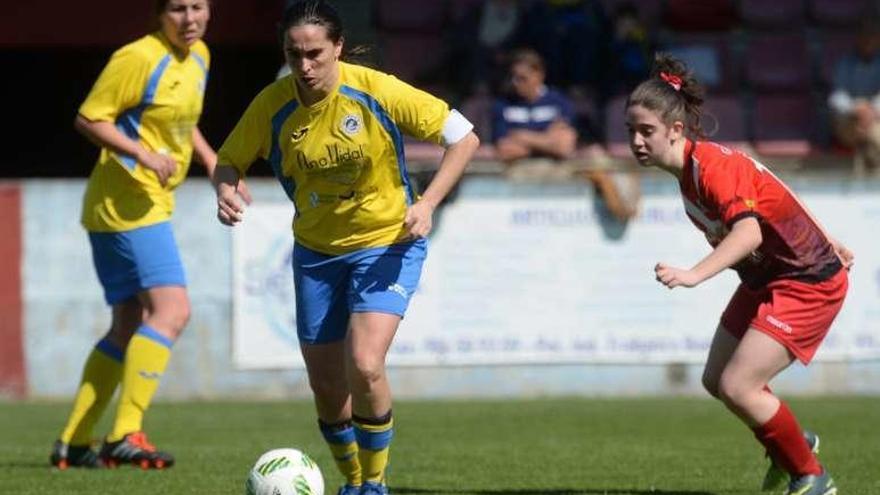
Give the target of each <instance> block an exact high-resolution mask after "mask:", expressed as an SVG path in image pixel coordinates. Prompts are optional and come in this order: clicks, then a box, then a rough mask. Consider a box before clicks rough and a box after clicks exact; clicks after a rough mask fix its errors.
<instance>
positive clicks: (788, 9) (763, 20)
mask: <svg viewBox="0 0 880 495" xmlns="http://www.w3.org/2000/svg"><path fill="white" fill-rule="evenodd" d="M739 17H740V19H741V20H742V23H743V25H744V26H745V27H747V28H752V29H767V28H771V29H772V28H785V29H792V28H797V27H801V26H803V25H804V23H805V21H806V8H805V6H804V2H803V0H772V1H769V2H768V1H767V0H740V2H739Z"/></svg>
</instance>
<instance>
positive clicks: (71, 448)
mask: <svg viewBox="0 0 880 495" xmlns="http://www.w3.org/2000/svg"><path fill="white" fill-rule="evenodd" d="M49 462H50V463H51V464H52V465H53V466H55V467H57V468H58V469H62V470H63V469H67V468H71V467H80V468H99V467H103V463H101V459H99V458H98V455H97V454H96V453H95V451H94V450H92V447H91V446H89V445H83V446H76V445H68V444H66V443H64V442H62V441H61V440H56V441H55V445H53V446H52V454H51V455H50V456H49Z"/></svg>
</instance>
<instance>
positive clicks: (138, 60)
mask: <svg viewBox="0 0 880 495" xmlns="http://www.w3.org/2000/svg"><path fill="white" fill-rule="evenodd" d="M209 64H210V55H209V53H208V48H207V46H206V45H205V44H204V43H203V42H201V41H198V42H196V43H195V44H194V45H193V46H192V47H191V49H190V53H189V56H187V57H185V58H179V57H177V56H176V55H175V53H174V51H173V50H172V48H171V45H170V44H169V42H168V40H167V39H166V38H165V36H163V35H162V34H161V33H153V34H150V35H147V36H144V37H143V38H141V39H139V40H137V41H134V42H132V43H129V44H128V45H125V46H123V47H122V48H120V49H119V50H117V51H116V52H115V53H114V54H113V56H112V57H111V59H110V62H109V63H108V64H107V66H106V67H105V68H104V70H103V71H102V72H101V75H100V76H99V77H98V80H97V81H96V82H95V84H94V86H93V87H92V90H91V92H90V93H89V95H88V97H86V100H85V101H84V102H83V104H82V105H81V106H80V108H79V113H80V115H82V116H83V117H85V118H87V119H88V120H91V121H105V122H113V123H115V124H116V127H117V128H119V130H121V131H122V132H123V133H124V134H125V135H126V136H128V137H129V138H131V139H132V140H135V141H138V142H139V143H140V144H141V146H143V147H144V148H146V149H147V150H148V151H153V152H156V153H163V154H167V155H168V156H170V157H172V158H174V161H175V162H177V171H176V172H175V173H174V175H172V176H171V177H169V178H168V183H167V185H166V186H162V185H161V184H160V183H159V179H158V178H157V177H156V174H155V173H154V172H153V171H152V170H149V169H147V168H146V167H144V166H142V165H141V164H139V163H137V162H136V161H135V159H134V158H133V157H130V156H125V155H121V154H119V153H116V152H113V151H111V150H109V149H106V148H103V149H102V150H101V156H100V157H99V158H98V162H97V163H96V164H95V168H94V169H93V170H92V174H91V177H90V178H89V184H88V188H87V189H86V194H85V198H84V200H83V213H82V224H83V226H85V228H86V230H88V231H89V232H124V231H126V230H131V229H134V228H138V227H145V226H147V225H153V224H156V223H159V222H163V221H166V220H168V219H170V218H171V213H172V212H173V210H174V193H173V191H174V189H175V188H177V186H178V185H180V183H181V182H183V179H184V178H185V177H186V174H187V171H188V170H189V163H190V159H191V158H192V151H193V144H192V134H193V129H195V127H196V123H197V122H198V120H199V116H200V115H201V113H202V101H203V96H204V90H205V83H206V82H207V77H208V67H209Z"/></svg>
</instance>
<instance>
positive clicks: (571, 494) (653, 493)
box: [393, 486, 718, 495]
mask: <svg viewBox="0 0 880 495" xmlns="http://www.w3.org/2000/svg"><path fill="white" fill-rule="evenodd" d="M393 493H399V494H402V495H403V494H416V493H425V494H428V493H430V494H437V495H442V494H456V493H461V494H470V495H718V494H717V493H713V492H704V491H693V490H656V489H655V490H622V489H615V488H611V489H608V488H546V489H543V490H533V489H528V488H523V489H516V490H505V489H503V488H502V489H498V490H468V489H467V488H462V489H440V490H437V489H433V488H432V489H427V488H407V487H398V486H395V487H394V488H393Z"/></svg>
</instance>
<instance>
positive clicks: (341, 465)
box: [318, 420, 362, 486]
mask: <svg viewBox="0 0 880 495" xmlns="http://www.w3.org/2000/svg"><path fill="white" fill-rule="evenodd" d="M318 425H319V426H320V428H321V434H322V435H324V440H326V441H327V445H328V446H329V447H330V452H331V453H332V454H333V460H334V461H336V467H337V469H339V472H340V473H342V475H343V476H345V483H346V484H349V485H354V486H358V485H360V484H361V483H362V479H361V463H360V462H359V461H358V444H357V440H355V436H354V428H353V427H352V426H351V422H350V421H344V422H342V423H338V424H334V425H328V424H326V423H324V422H323V421H321V420H318Z"/></svg>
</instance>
